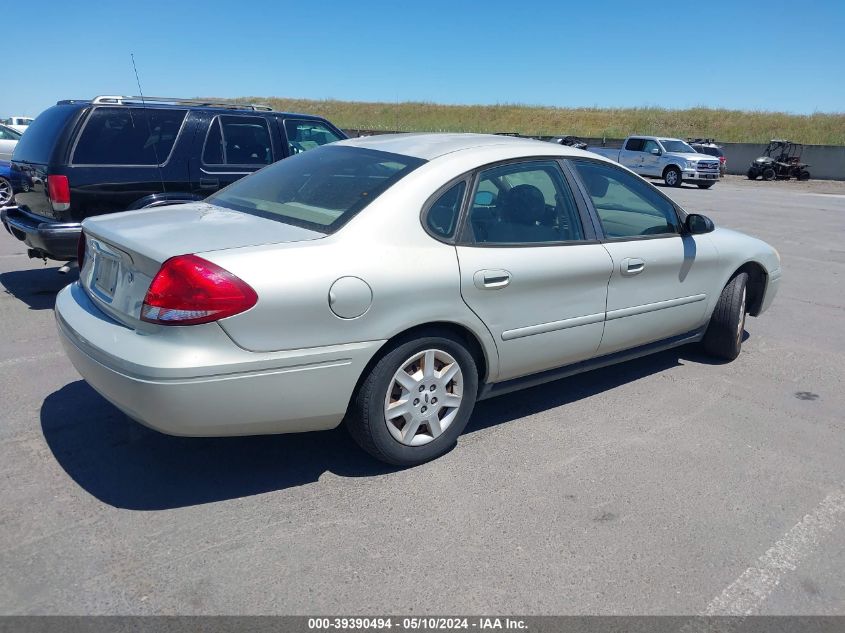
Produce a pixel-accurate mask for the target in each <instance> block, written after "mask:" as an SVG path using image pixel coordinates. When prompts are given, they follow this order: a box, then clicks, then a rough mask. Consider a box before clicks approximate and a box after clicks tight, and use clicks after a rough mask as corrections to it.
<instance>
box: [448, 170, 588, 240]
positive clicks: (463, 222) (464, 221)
mask: <svg viewBox="0 0 845 633" xmlns="http://www.w3.org/2000/svg"><path fill="white" fill-rule="evenodd" d="M565 158H566V157H565V156H561V155H560V154H557V155H551V156H548V155H547V156H542V155H540V156H521V157H519V158H506V159H504V160H497V161H493V162H491V163H486V164H484V165H481V166H479V167H476V168H475V169H473V170H471V171H470V172H468V173H469V174H471V178H472V182H471V183H470V186H469V187H468V188H467V192H468V195H466V194H465V197H464V206H463V209H462V210H461V215H460V218H459V220H458V227H457V228H456V230H455V238H454V244H455V245H456V246H467V247H471V248H546V247H549V246H582V245H586V244H600V243H601V242H600V239H599V234H597V233H596V232H595V229H594V227H593V224H592V218H591V217H590V216H589V214H587V215H585V212H587V211H588V208H587V207H586V205H585V204H584V203H583V200H581V199H580V198H581V196H579V195H577V194H576V189H575V187H573V182H572V179H571V178H569V176H568V174H567V171H566V169H564V168H563V165H562V164H561V161H562V160H564V159H565ZM536 162H548V163H554V164H555V165H557V168H558V170H559V171H560V175H561V178H562V179H563V181H564V183H565V184H566V186H568V187H569V190H570V193H571V194H572V199H573V200H574V201H575V209H576V212H577V218H578V221H579V222H580V223H581V232H582V233H583V234H584V238H583V239H580V240H561V241H556V242H476V241H475V238H474V236H473V234H472V230H471V228H470V226H469V222H468V220H469V211H470V206H471V204H470V201H472V200H475V193H476V191H477V190H478V184H479V182H480V179H481V173H482V172H484V171H487V170H488V169H494V168H496V167H501V166H503V165H516V164H519V163H536ZM465 176H466V174H465ZM455 180H459V178H456V179H455Z"/></svg>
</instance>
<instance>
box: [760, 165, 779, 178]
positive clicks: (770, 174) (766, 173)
mask: <svg viewBox="0 0 845 633" xmlns="http://www.w3.org/2000/svg"><path fill="white" fill-rule="evenodd" d="M776 175H777V174H775V170H774V169H772V168H771V167H766V168H765V169H764V170H763V180H774V179H775V176H776Z"/></svg>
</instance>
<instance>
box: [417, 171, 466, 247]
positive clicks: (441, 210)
mask: <svg viewBox="0 0 845 633" xmlns="http://www.w3.org/2000/svg"><path fill="white" fill-rule="evenodd" d="M466 189H467V183H466V181H465V180H462V181H461V182H459V183H458V184H456V185H454V186H452V187H450V188H449V189H448V190H447V191H446V193H444V194H443V195H441V196H440V197H439V198H438V199H437V200H436V201H435V202H434V204H432V205H431V207H429V209H428V213H427V214H426V216H425V225H426V226H427V227H428V230H429V231H431V232H432V233H433V234H434V235H437V236H438V237H445V238H449V237H452V236H453V235H454V234H455V226H457V224H458V215H459V214H460V212H461V203H462V202H463V200H464V192H466Z"/></svg>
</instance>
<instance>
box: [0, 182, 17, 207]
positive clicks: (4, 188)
mask: <svg viewBox="0 0 845 633" xmlns="http://www.w3.org/2000/svg"><path fill="white" fill-rule="evenodd" d="M13 197H14V192H13V191H12V183H10V182H9V181H8V180H6V179H5V178H0V207H5V206H6V205H7V204H9V203H10V202H12V198H13Z"/></svg>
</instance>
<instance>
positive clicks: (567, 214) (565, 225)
mask: <svg viewBox="0 0 845 633" xmlns="http://www.w3.org/2000/svg"><path fill="white" fill-rule="evenodd" d="M469 221H470V227H471V230H472V236H473V239H474V240H475V241H476V242H477V243H487V244H520V243H539V242H568V241H573V240H581V239H583V238H584V234H583V231H582V229H581V221H580V219H579V217H578V208H577V206H576V204H575V199H574V197H573V196H572V192H571V191H570V189H569V186H568V185H567V184H566V181H565V179H564V177H563V173H562V172H561V170H560V167H559V166H558V164H557V163H555V162H554V161H536V162H535V161H532V162H521V163H515V164H512V165H503V166H500V167H494V168H492V169H488V170H485V171H483V172H481V174H480V175H479V179H478V187H477V188H476V192H475V197H474V199H473V204H472V208H471V210H470V214H469Z"/></svg>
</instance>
